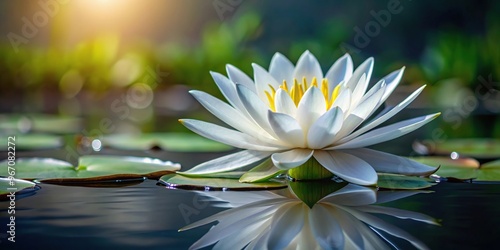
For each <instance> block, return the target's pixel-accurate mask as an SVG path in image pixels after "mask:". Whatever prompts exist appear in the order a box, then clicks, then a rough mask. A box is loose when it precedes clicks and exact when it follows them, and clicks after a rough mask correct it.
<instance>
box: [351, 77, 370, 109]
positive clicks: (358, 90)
mask: <svg viewBox="0 0 500 250" xmlns="http://www.w3.org/2000/svg"><path fill="white" fill-rule="evenodd" d="M367 88H368V81H367V80H366V75H365V74H363V75H362V76H361V78H359V81H358V83H357V84H356V87H354V89H353V91H352V100H351V106H354V107H356V106H357V105H358V104H359V101H360V100H361V98H363V95H364V94H365V92H366V89H367Z"/></svg>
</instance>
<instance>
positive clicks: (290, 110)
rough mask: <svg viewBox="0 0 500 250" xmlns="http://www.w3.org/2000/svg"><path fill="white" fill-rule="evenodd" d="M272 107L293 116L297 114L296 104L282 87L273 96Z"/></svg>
mask: <svg viewBox="0 0 500 250" xmlns="http://www.w3.org/2000/svg"><path fill="white" fill-rule="evenodd" d="M274 107H275V108H276V112H279V113H285V114H288V115H290V116H293V117H295V116H296V115H297V106H295V103H294V102H293V100H292V98H291V97H290V95H289V94H288V93H287V92H286V91H285V90H283V89H278V90H277V91H276V95H275V96H274Z"/></svg>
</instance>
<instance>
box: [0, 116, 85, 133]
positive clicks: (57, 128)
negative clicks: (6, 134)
mask: <svg viewBox="0 0 500 250" xmlns="http://www.w3.org/2000/svg"><path fill="white" fill-rule="evenodd" d="M81 129H82V119H81V118H78V117H68V116H58V115H48V114H29V115H21V114H8V115H0V130H3V131H18V132H22V133H27V132H42V133H56V134H69V133H76V132H79V131H81Z"/></svg>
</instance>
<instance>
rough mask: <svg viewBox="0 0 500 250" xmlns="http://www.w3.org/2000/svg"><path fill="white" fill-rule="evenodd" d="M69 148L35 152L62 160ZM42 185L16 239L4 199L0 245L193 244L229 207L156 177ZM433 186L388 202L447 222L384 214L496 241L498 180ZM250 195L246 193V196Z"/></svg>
mask: <svg viewBox="0 0 500 250" xmlns="http://www.w3.org/2000/svg"><path fill="white" fill-rule="evenodd" d="M63 152H64V151H63V150H61V151H58V152H54V151H51V152H38V153H37V155H38V156H43V155H44V154H47V156H51V157H56V158H63V155H62V154H63ZM104 153H108V154H114V153H116V152H113V151H107V152H104ZM122 153H123V152H122ZM20 154H21V156H22V154H23V153H20ZM129 154H131V155H139V156H140V155H142V156H153V157H161V158H164V159H166V158H168V159H172V160H175V161H178V162H181V163H183V164H185V165H187V166H189V165H192V164H194V163H196V162H201V161H205V160H208V159H211V158H213V157H214V156H215V155H214V154H187V153H186V154H179V153H175V154H174V153H165V152H154V151H152V152H141V153H139V152H136V153H130V152H129ZM25 155H29V153H25ZM40 186H41V189H40V190H39V191H37V192H36V194H34V195H32V196H30V197H25V198H22V199H19V200H17V201H16V214H15V216H16V218H15V223H16V225H15V230H16V231H15V233H16V235H15V236H16V237H15V241H16V242H15V243H11V242H9V241H8V240H7V238H6V236H7V234H6V231H7V230H8V229H7V226H6V224H7V223H9V218H8V214H7V206H8V203H7V202H0V209H1V210H0V240H1V243H0V249H29V248H31V249H137V248H148V249H187V248H188V247H189V246H190V245H191V244H192V243H194V242H195V241H196V240H197V239H199V238H200V237H202V236H203V235H204V234H205V233H206V232H207V230H208V229H209V228H210V225H207V226H203V227H200V228H196V229H193V230H189V231H184V232H177V230H178V229H179V228H181V227H183V226H186V225H187V224H189V223H192V222H195V221H197V220H200V219H202V218H205V217H207V216H210V215H212V214H215V213H217V212H218V211H222V210H224V209H225V208H220V207H219V206H217V204H218V203H216V202H205V201H202V199H201V198H200V197H201V196H200V195H199V194H197V193H196V192H195V191H189V190H175V189H167V188H165V187H164V186H159V185H157V184H156V181H154V180H147V181H144V182H142V183H138V184H135V185H130V186H124V187H106V188H104V187H75V186H59V185H50V184H40ZM430 190H432V191H433V192H432V193H428V194H418V195H414V196H411V197H407V198H404V199H400V200H397V201H393V202H389V203H386V204H384V206H390V207H394V208H399V209H404V210H411V211H416V212H420V213H423V214H426V215H429V216H431V217H434V218H437V219H438V220H439V221H440V223H441V226H434V225H429V224H425V223H421V222H416V221H413V220H404V219H396V218H393V217H390V216H383V215H380V216H379V217H380V218H382V219H383V220H385V221H386V222H388V223H390V224H392V225H394V226H397V227H399V228H401V229H404V230H405V231H407V232H408V233H410V234H411V235H413V236H415V237H416V238H418V239H420V240H421V241H423V242H424V243H425V244H426V245H427V246H428V247H429V248H431V249H494V248H497V247H498V244H499V243H500V238H499V237H498V235H499V232H500V230H499V225H500V216H499V214H498V213H499V212H500V184H498V183H497V184H480V183H440V184H438V185H436V186H434V187H432V188H431V189H430ZM244 195H245V192H241V196H242V197H243V198H242V199H244ZM391 240H394V244H395V245H396V247H397V248H401V249H407V248H412V246H411V245H410V244H408V243H407V242H406V241H403V240H398V239H391Z"/></svg>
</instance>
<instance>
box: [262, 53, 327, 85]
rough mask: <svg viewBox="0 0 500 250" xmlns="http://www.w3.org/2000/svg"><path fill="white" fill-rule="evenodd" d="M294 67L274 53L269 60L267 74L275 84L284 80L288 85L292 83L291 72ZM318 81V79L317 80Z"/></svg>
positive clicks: (286, 59)
mask: <svg viewBox="0 0 500 250" xmlns="http://www.w3.org/2000/svg"><path fill="white" fill-rule="evenodd" d="M294 69H295V67H294V66H293V64H292V63H291V62H290V60H288V58H286V57H285V56H284V55H282V54H280V53H275V54H274V56H273V58H272V59H271V65H270V66H269V73H270V74H271V75H272V76H273V77H274V79H276V81H277V82H279V83H282V82H283V80H285V81H286V82H287V83H288V84H291V83H293V71H294ZM318 80H319V79H318Z"/></svg>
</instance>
